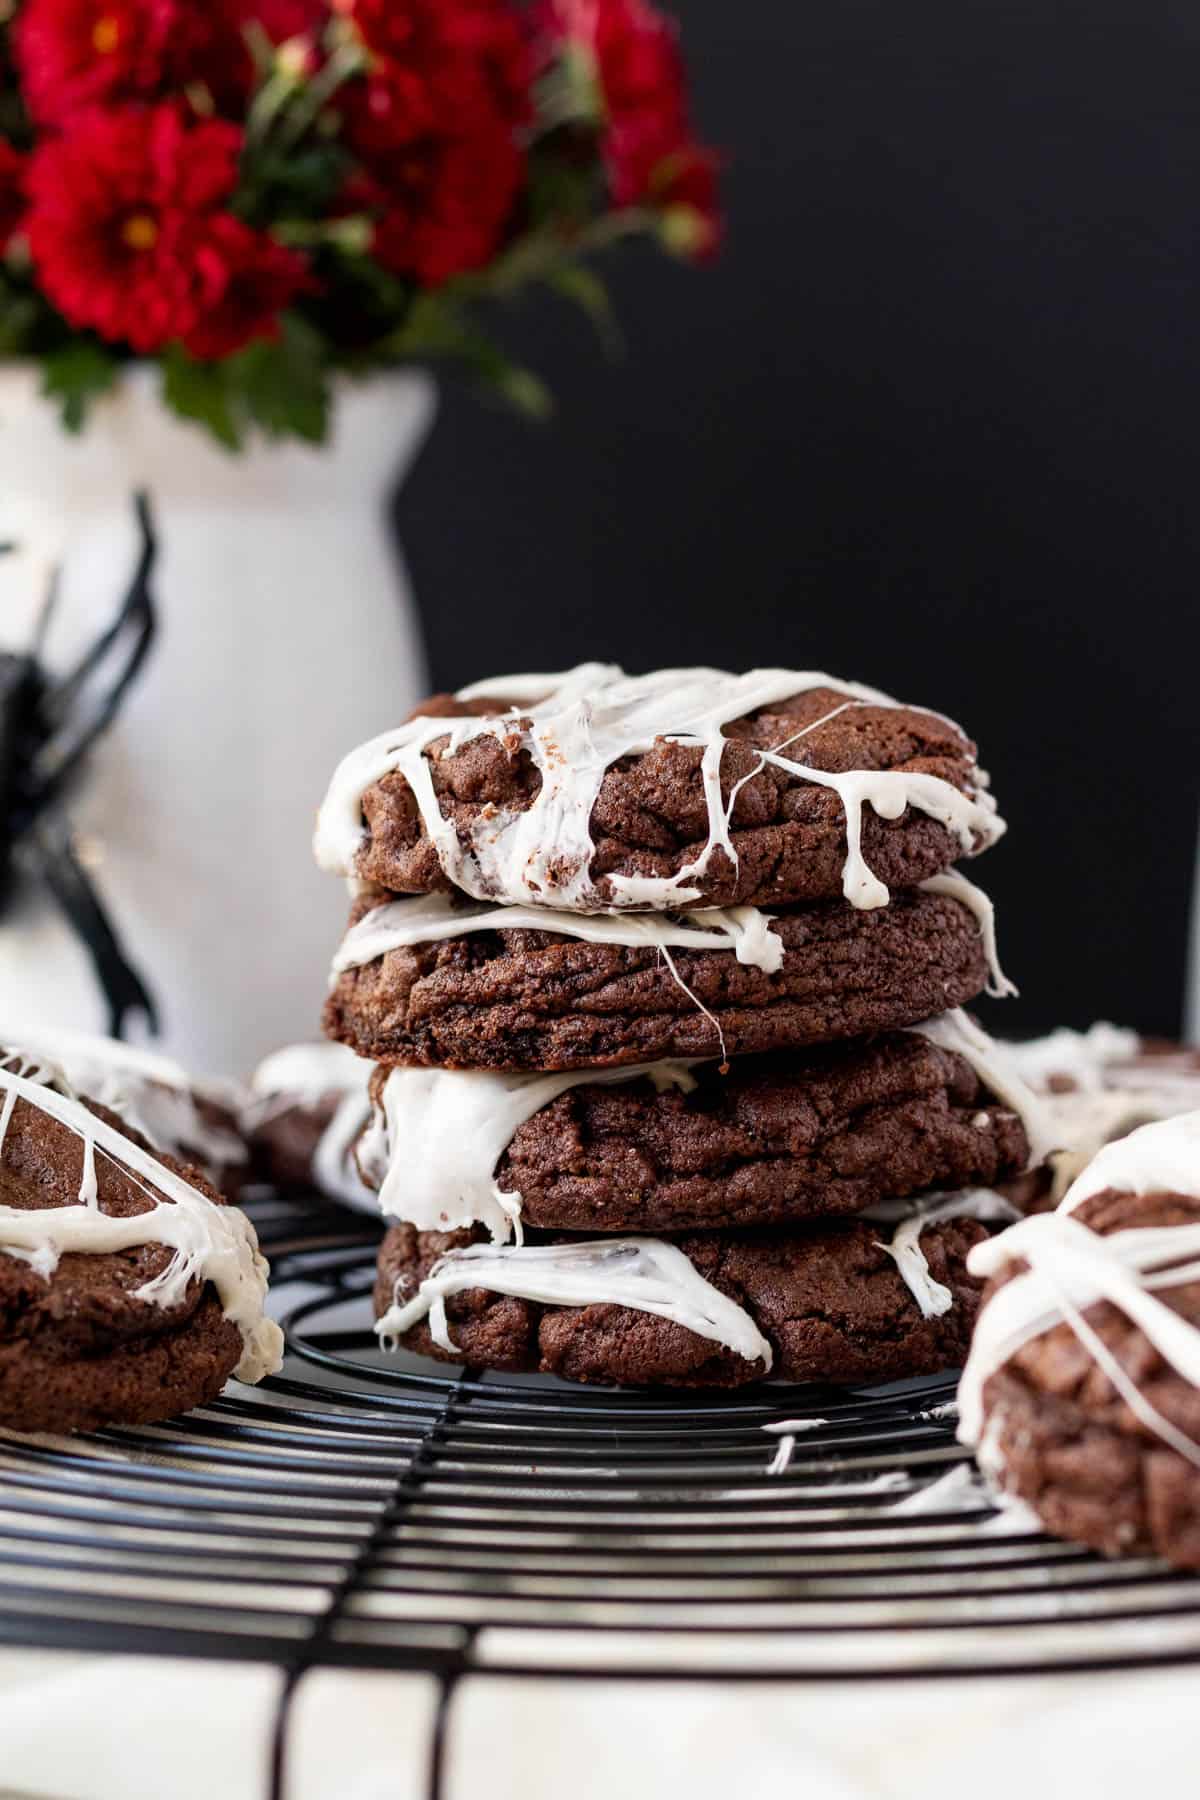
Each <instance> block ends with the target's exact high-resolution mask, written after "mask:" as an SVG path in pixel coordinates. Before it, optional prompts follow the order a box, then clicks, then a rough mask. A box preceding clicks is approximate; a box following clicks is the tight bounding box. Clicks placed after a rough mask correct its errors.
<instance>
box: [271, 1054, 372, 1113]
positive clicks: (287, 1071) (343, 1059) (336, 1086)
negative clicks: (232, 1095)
mask: <svg viewBox="0 0 1200 1800" xmlns="http://www.w3.org/2000/svg"><path fill="white" fill-rule="evenodd" d="M364 1069H365V1071H366V1073H365V1074H364ZM370 1072H371V1071H370V1065H369V1064H364V1062H363V1059H362V1057H361V1056H355V1054H354V1052H353V1050H348V1049H347V1048H346V1046H345V1045H344V1044H287V1045H285V1046H284V1048H283V1049H282V1050H276V1051H274V1052H273V1053H272V1054H271V1055H270V1056H268V1057H266V1058H264V1060H263V1061H262V1062H260V1063H259V1065H258V1067H257V1069H255V1071H254V1074H253V1075H252V1076H251V1078H250V1087H251V1091H252V1093H253V1094H254V1095H255V1097H256V1100H257V1101H259V1102H262V1101H266V1100H274V1101H283V1102H284V1103H285V1104H286V1105H287V1106H298V1105H306V1106H311V1105H313V1104H314V1103H315V1102H316V1101H318V1100H322V1099H324V1097H325V1095H326V1094H348V1093H357V1092H358V1090H359V1089H360V1088H361V1087H362V1086H363V1084H364V1081H365V1080H366V1079H367V1077H369V1075H370ZM253 1106H254V1102H251V1107H252V1116H255V1115H253Z"/></svg>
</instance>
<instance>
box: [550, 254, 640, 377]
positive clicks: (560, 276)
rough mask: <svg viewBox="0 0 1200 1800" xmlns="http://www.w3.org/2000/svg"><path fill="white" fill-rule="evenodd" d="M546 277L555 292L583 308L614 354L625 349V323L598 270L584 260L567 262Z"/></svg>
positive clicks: (618, 353)
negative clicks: (618, 314) (620, 320)
mask: <svg viewBox="0 0 1200 1800" xmlns="http://www.w3.org/2000/svg"><path fill="white" fill-rule="evenodd" d="M546 281H547V283H548V285H549V286H550V287H552V288H553V289H554V291H555V293H557V294H561V295H562V296H563V298H564V299H565V300H571V301H573V302H574V303H575V305H576V306H578V307H581V308H582V310H583V311H584V312H585V313H586V314H587V316H588V318H589V319H590V320H591V322H592V324H593V326H594V327H595V331H596V336H597V337H598V338H599V339H600V342H601V343H602V344H603V346H604V348H605V350H606V351H607V352H608V354H609V355H610V356H613V357H616V356H619V355H620V354H621V353H622V351H623V350H624V348H625V340H624V338H623V337H622V336H621V327H620V326H619V325H618V323H617V317H616V314H615V313H614V312H613V308H612V301H611V300H610V299H609V294H608V289H607V288H606V287H605V285H604V283H603V282H602V281H601V279H600V277H599V276H598V275H597V274H596V273H595V271H594V270H592V269H588V268H585V267H584V265H583V264H582V263H564V264H563V265H562V267H561V268H559V269H552V270H551V271H550V273H549V274H548V275H547V276H546Z"/></svg>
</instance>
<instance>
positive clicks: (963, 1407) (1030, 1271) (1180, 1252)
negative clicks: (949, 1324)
mask: <svg viewBox="0 0 1200 1800" xmlns="http://www.w3.org/2000/svg"><path fill="white" fill-rule="evenodd" d="M1181 1126H1185V1127H1186V1130H1180V1129H1179V1128H1180V1127H1181ZM1116 1152H1120V1153H1121V1154H1120V1155H1116V1154H1114V1153H1116ZM1100 1163H1103V1164H1104V1165H1105V1166H1104V1167H1103V1168H1101V1169H1099V1170H1097V1169H1096V1164H1100ZM1096 1164H1093V1165H1092V1168H1091V1169H1089V1170H1088V1171H1087V1174H1086V1175H1085V1176H1084V1177H1082V1178H1081V1180H1080V1181H1079V1182H1077V1183H1076V1185H1075V1187H1074V1188H1073V1189H1072V1190H1071V1193H1070V1194H1069V1195H1068V1197H1067V1201H1066V1202H1065V1203H1064V1205H1063V1206H1062V1207H1060V1209H1059V1210H1058V1212H1055V1213H1043V1214H1039V1215H1037V1216H1035V1217H1033V1218H1029V1219H1024V1220H1022V1221H1021V1223H1020V1224H1018V1225H1014V1226H1013V1227H1012V1229H1011V1230H1009V1231H1006V1232H1003V1233H1002V1234H1001V1235H1000V1236H999V1237H998V1238H995V1239H993V1240H992V1241H991V1242H990V1243H987V1244H979V1245H976V1247H975V1248H974V1249H973V1250H972V1252H971V1254H970V1257H969V1258H968V1267H969V1269H970V1270H971V1273H972V1274H974V1275H978V1276H979V1277H980V1278H982V1279H987V1278H989V1277H991V1276H995V1275H999V1274H1000V1273H1002V1272H1004V1271H1005V1270H1007V1269H1009V1268H1010V1267H1012V1266H1013V1265H1014V1264H1024V1265H1027V1266H1026V1267H1024V1268H1022V1269H1021V1272H1019V1273H1018V1274H1016V1275H1014V1276H1013V1277H1012V1279H1011V1280H1009V1281H1007V1282H1006V1283H1005V1284H1004V1286H1002V1287H1000V1288H998V1289H997V1290H996V1292H995V1293H994V1294H993V1295H992V1297H991V1299H990V1300H989V1301H988V1303H987V1305H986V1306H985V1307H984V1308H983V1311H982V1312H981V1314H980V1316H979V1321H978V1323H977V1325H976V1328H975V1336H974V1340H973V1342H972V1345H971V1354H970V1356H969V1358H968V1360H967V1366H966V1368H965V1369H964V1371H963V1376H962V1381H961V1383H960V1385H959V1391H958V1400H959V1412H960V1421H961V1422H960V1427H959V1436H960V1437H961V1438H962V1441H963V1442H964V1443H968V1444H975V1443H978V1442H979V1441H980V1437H981V1435H982V1432H983V1390H984V1386H985V1384H986V1383H987V1381H988V1380H989V1378H990V1377H991V1376H992V1375H994V1374H995V1373H996V1372H997V1370H999V1369H1001V1368H1003V1366H1004V1364H1005V1363H1007V1362H1008V1361H1009V1360H1010V1359H1011V1358H1012V1357H1013V1356H1015V1355H1016V1354H1017V1352H1018V1351H1019V1350H1021V1349H1022V1348H1023V1347H1024V1346H1025V1345H1026V1344H1028V1343H1030V1342H1031V1341H1032V1340H1033V1339H1034V1338H1036V1337H1040V1336H1041V1335H1042V1334H1043V1333H1044V1332H1047V1331H1049V1330H1051V1329H1052V1327H1054V1326H1055V1325H1059V1324H1062V1323H1064V1322H1065V1323H1066V1324H1068V1325H1069V1326H1070V1328H1071V1330H1072V1331H1073V1332H1074V1334H1075V1336H1076V1337H1077V1338H1078V1340H1079V1342H1080V1343H1081V1344H1083V1346H1084V1348H1085V1349H1086V1350H1087V1351H1088V1352H1089V1354H1090V1355H1091V1356H1092V1358H1093V1359H1094V1361H1095V1362H1096V1363H1097V1364H1098V1366H1099V1367H1100V1368H1101V1369H1102V1370H1103V1372H1104V1374H1105V1375H1106V1376H1107V1377H1108V1379H1109V1381H1110V1382H1111V1384H1112V1386H1113V1387H1114V1388H1115V1389H1116V1391H1117V1392H1118V1393H1119V1394H1120V1395H1121V1397H1122V1399H1124V1400H1125V1402H1126V1404H1127V1405H1128V1406H1129V1408H1130V1410H1131V1411H1132V1412H1133V1413H1134V1414H1135V1415H1136V1416H1137V1417H1138V1418H1139V1419H1141V1421H1142V1423H1143V1424H1144V1425H1145V1426H1146V1427H1147V1429H1148V1430H1150V1431H1152V1432H1154V1433H1155V1434H1156V1435H1157V1436H1158V1437H1160V1438H1161V1439H1162V1440H1163V1441H1164V1442H1166V1443H1168V1444H1169V1445H1171V1447H1172V1448H1173V1449H1175V1450H1177V1451H1178V1452H1179V1454H1180V1455H1182V1456H1184V1457H1186V1458H1187V1460H1188V1461H1190V1462H1192V1463H1194V1464H1195V1465H1196V1466H1197V1467H1200V1445H1196V1444H1195V1443H1193V1442H1192V1440H1191V1439H1190V1438H1188V1437H1186V1436H1185V1434H1184V1433H1182V1432H1181V1431H1179V1430H1178V1429H1177V1427H1175V1426H1174V1425H1172V1424H1171V1422H1170V1421H1169V1420H1167V1419H1164V1418H1163V1417H1162V1415H1161V1414H1159V1413H1158V1412H1157V1411H1156V1410H1155V1409H1154V1408H1153V1407H1152V1406H1151V1405H1150V1403H1149V1401H1147V1400H1146V1398H1145V1397H1144V1395H1143V1394H1142V1393H1141V1391H1140V1390H1139V1388H1138V1387H1137V1386H1136V1384H1135V1383H1134V1382H1133V1381H1132V1380H1131V1378H1130V1377H1129V1375H1128V1374H1127V1373H1126V1371H1125V1370H1124V1369H1123V1368H1122V1367H1121V1365H1120V1364H1119V1363H1118V1362H1117V1361H1116V1359H1115V1358H1114V1357H1113V1355H1112V1353H1111V1352H1110V1351H1109V1350H1108V1348H1107V1346H1106V1345H1105V1344H1104V1343H1103V1341H1102V1340H1101V1338H1100V1337H1099V1336H1098V1334H1097V1333H1096V1331H1095V1330H1094V1328H1093V1327H1092V1326H1091V1324H1090V1323H1089V1321H1088V1320H1087V1319H1086V1318H1085V1317H1084V1314H1085V1312H1086V1310H1087V1309H1088V1308H1089V1307H1091V1306H1093V1305H1095V1304H1096V1303H1097V1302H1099V1301H1101V1300H1107V1301H1109V1302H1110V1303H1111V1304H1112V1305H1114V1306H1116V1307H1118V1308H1119V1309H1120V1311H1121V1312H1123V1313H1124V1314H1125V1316H1126V1317H1127V1318H1128V1319H1129V1320H1130V1321H1131V1322H1132V1323H1133V1324H1134V1325H1135V1326H1137V1328H1138V1329H1139V1330H1140V1331H1141V1332H1142V1333H1143V1334H1144V1335H1145V1336H1146V1337H1147V1338H1148V1339H1149V1341H1150V1342H1151V1343H1152V1344H1153V1345H1154V1347H1155V1349H1156V1350H1157V1351H1158V1352H1159V1354H1160V1355H1161V1356H1162V1357H1163V1358H1164V1360H1165V1361H1166V1362H1168V1363H1169V1364H1170V1365H1171V1366H1172V1367H1173V1368H1174V1369H1175V1370H1176V1371H1177V1372H1178V1373H1179V1374H1180V1375H1182V1376H1183V1377H1184V1379H1185V1380H1186V1381H1189V1382H1191V1383H1192V1384H1193V1385H1194V1386H1198V1387H1200V1330H1198V1329H1197V1328H1196V1326H1195V1325H1193V1324H1192V1323H1190V1322H1189V1321H1188V1320H1187V1319H1185V1318H1183V1317H1181V1316H1180V1314H1178V1313H1177V1312H1175V1311H1173V1310H1172V1308H1171V1307H1169V1306H1167V1305H1165V1304H1164V1303H1163V1301H1161V1300H1160V1299H1158V1298H1157V1297H1156V1293H1155V1290H1159V1289H1165V1288H1170V1287H1178V1286H1181V1285H1183V1284H1184V1283H1186V1282H1194V1281H1197V1280H1200V1224H1197V1225H1173V1226H1159V1227H1144V1228H1134V1229H1130V1230H1125V1231H1115V1232H1110V1233H1108V1234H1106V1235H1103V1236H1102V1235H1100V1234H1099V1233H1097V1232H1094V1231H1091V1230H1089V1228H1088V1227H1087V1226H1086V1225H1084V1224H1083V1223H1082V1222H1081V1221H1080V1220H1079V1219H1077V1218H1074V1217H1073V1216H1072V1209H1073V1208H1074V1207H1077V1206H1078V1205H1080V1204H1081V1203H1082V1202H1083V1201H1084V1200H1086V1199H1088V1198H1089V1197H1090V1196H1092V1195H1095V1194H1098V1193H1102V1192H1103V1191H1104V1190H1105V1189H1107V1188H1110V1187H1111V1188H1116V1189H1117V1190H1118V1191H1120V1192H1122V1193H1135V1194H1144V1193H1154V1192H1158V1191H1163V1192H1172V1193H1180V1194H1184V1195H1188V1196H1189V1197H1191V1198H1194V1199H1200V1113H1195V1114H1191V1115H1189V1117H1188V1118H1187V1119H1186V1120H1180V1119H1177V1120H1169V1121H1167V1122H1165V1123H1161V1124H1156V1125H1149V1126H1145V1127H1144V1128H1143V1129H1142V1130H1141V1131H1137V1132H1134V1133H1133V1135H1132V1136H1131V1137H1128V1138H1124V1139H1122V1140H1121V1142H1120V1143H1119V1144H1114V1145H1111V1146H1110V1147H1109V1149H1108V1150H1105V1151H1102V1152H1101V1155H1100V1156H1099V1157H1097V1158H1096Z"/></svg>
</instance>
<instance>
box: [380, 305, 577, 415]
mask: <svg viewBox="0 0 1200 1800" xmlns="http://www.w3.org/2000/svg"><path fill="white" fill-rule="evenodd" d="M385 348H386V350H387V352H388V353H390V354H391V355H393V356H399V357H406V358H408V357H415V358H430V359H436V358H439V357H446V358H447V359H449V360H453V361H454V362H457V363H459V364H460V365H461V366H462V367H463V368H464V369H465V370H466V372H467V373H468V374H469V375H470V376H471V377H472V379H473V380H474V381H475V382H476V383H477V385H478V386H479V387H481V388H483V389H484V390H485V391H487V392H490V393H492V394H495V395H496V396H497V398H498V399H501V400H503V401H504V402H505V404H506V405H508V406H511V407H512V408H513V410H514V411H515V412H519V413H523V414H524V415H525V417H526V418H530V419H545V418H548V417H549V416H550V414H551V413H552V412H553V411H554V400H553V397H552V396H551V393H550V390H549V389H548V388H547V386H546V384H545V382H544V381H542V379H541V377H540V376H538V375H535V374H534V373H533V371H532V369H525V368H522V367H521V366H520V364H519V363H514V362H513V361H512V360H511V359H510V358H509V357H507V356H506V355H505V354H504V352H503V350H501V349H500V348H499V347H498V346H497V345H496V344H494V343H493V342H492V340H491V338H489V337H487V336H486V335H485V334H484V333H483V332H482V331H480V330H479V329H478V328H477V327H476V326H475V325H473V324H471V323H470V321H469V320H468V319H466V318H465V317H464V316H463V314H462V313H461V312H459V311H458V310H457V309H456V308H454V307H452V306H450V305H449V304H447V302H446V301H444V300H442V299H441V298H440V297H439V296H438V295H437V294H421V295H419V296H418V297H417V299H416V300H414V302H413V305H412V307H411V309H410V311H409V315H408V318H407V320H406V321H405V324H404V326H403V328H402V329H401V330H400V331H399V332H396V333H395V334H394V335H393V336H392V337H391V338H390V339H388V340H387V342H386V346H385Z"/></svg>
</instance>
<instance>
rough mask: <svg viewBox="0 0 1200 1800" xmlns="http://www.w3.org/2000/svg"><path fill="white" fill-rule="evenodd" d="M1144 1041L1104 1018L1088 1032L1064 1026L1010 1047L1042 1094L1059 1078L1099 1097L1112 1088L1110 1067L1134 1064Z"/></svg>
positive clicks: (1026, 1075)
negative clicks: (1107, 1088) (1134, 1059)
mask: <svg viewBox="0 0 1200 1800" xmlns="http://www.w3.org/2000/svg"><path fill="white" fill-rule="evenodd" d="M1141 1042H1142V1040H1141V1039H1140V1037H1139V1036H1138V1034H1137V1032H1136V1031H1127V1030H1126V1029H1125V1028H1124V1027H1123V1026H1121V1025H1110V1024H1108V1023H1107V1021H1105V1020H1103V1019H1101V1020H1098V1021H1097V1022H1096V1024H1094V1025H1090V1026H1089V1027H1088V1029H1087V1030H1086V1031H1072V1030H1070V1028H1069V1027H1068V1026H1066V1025H1063V1026H1060V1027H1059V1029H1058V1030H1057V1031H1051V1032H1048V1033H1047V1034H1046V1036H1045V1037H1040V1038H1031V1039H1030V1040H1029V1041H1028V1042H1027V1043H1024V1044H1010V1045H1009V1050H1010V1053H1011V1055H1012V1059H1013V1061H1014V1062H1015V1063H1016V1065H1017V1067H1018V1068H1019V1069H1020V1071H1021V1073H1022V1075H1023V1076H1024V1077H1025V1079H1026V1081H1027V1082H1028V1083H1029V1085H1030V1087H1033V1088H1036V1089H1037V1090H1038V1092H1039V1093H1046V1092H1048V1091H1049V1089H1050V1088H1051V1086H1052V1084H1053V1082H1054V1079H1055V1077H1059V1078H1060V1079H1062V1080H1065V1081H1069V1082H1071V1083H1072V1085H1073V1086H1074V1087H1075V1088H1076V1089H1077V1090H1078V1091H1079V1092H1081V1093H1092V1094H1097V1093H1099V1092H1100V1091H1101V1089H1102V1088H1105V1087H1108V1086H1109V1085H1110V1084H1109V1080H1108V1070H1109V1067H1110V1065H1111V1064H1113V1063H1116V1062H1129V1061H1132V1059H1133V1058H1134V1057H1135V1056H1136V1055H1137V1053H1138V1051H1139V1050H1140V1048H1141Z"/></svg>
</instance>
